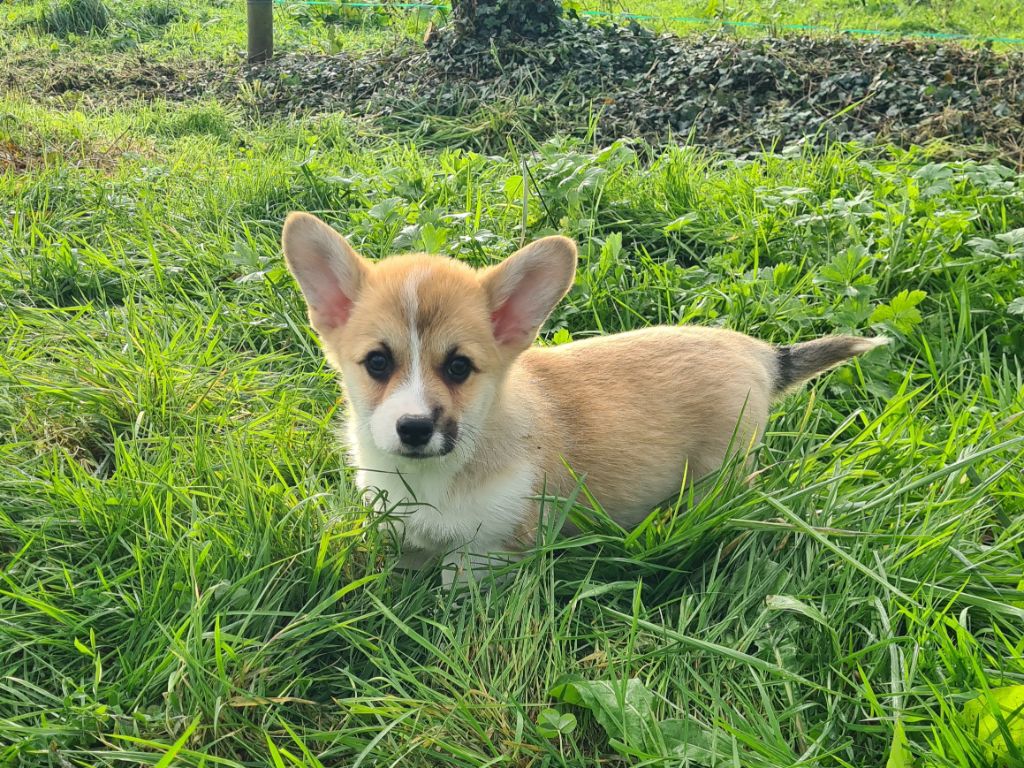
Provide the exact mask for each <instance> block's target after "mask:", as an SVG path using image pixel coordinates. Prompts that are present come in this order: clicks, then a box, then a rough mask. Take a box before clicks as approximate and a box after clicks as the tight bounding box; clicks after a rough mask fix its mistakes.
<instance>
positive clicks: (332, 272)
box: [281, 213, 369, 337]
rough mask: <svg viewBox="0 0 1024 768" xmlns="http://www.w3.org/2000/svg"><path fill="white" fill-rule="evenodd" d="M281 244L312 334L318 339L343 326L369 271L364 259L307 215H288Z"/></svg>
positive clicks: (335, 233) (331, 230)
mask: <svg viewBox="0 0 1024 768" xmlns="http://www.w3.org/2000/svg"><path fill="white" fill-rule="evenodd" d="M281 245H282V246H283V248H284V258H285V261H286V262H287V264H288V269H289V271H290V272H291V273H292V274H293V275H294V276H295V279H296V280H297V281H298V283H299V287H300V288H301V289H302V295H303V296H304V297H305V298H306V305H307V307H308V309H309V321H310V324H311V325H312V326H313V328H314V329H315V330H316V332H317V333H319V334H320V336H321V337H322V336H325V335H326V334H328V333H330V332H331V331H333V330H336V329H338V328H341V327H342V326H343V325H345V323H346V322H348V318H349V315H350V314H351V312H352V307H353V306H354V304H355V302H356V300H357V299H358V298H359V292H360V290H361V289H362V286H363V281H364V280H365V279H366V274H367V272H368V270H369V265H368V264H367V262H366V260H365V259H363V257H362V256H360V255H359V254H358V253H356V252H355V250H353V248H352V246H350V245H349V244H348V241H347V240H345V238H343V237H342V236H341V235H339V234H338V233H337V232H335V231H334V230H333V229H331V227H329V226H328V225H327V224H325V223H324V222H322V221H320V219H318V218H317V217H316V216H312V215H310V214H308V213H291V214H289V215H288V218H287V219H286V220H285V222H284V229H283V231H282V232H281Z"/></svg>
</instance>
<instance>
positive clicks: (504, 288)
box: [480, 236, 576, 352]
mask: <svg viewBox="0 0 1024 768" xmlns="http://www.w3.org/2000/svg"><path fill="white" fill-rule="evenodd" d="M575 275H576V244H575V243H574V242H573V241H572V240H570V239H569V238H567V237H557V236H555V237H544V238H541V239H540V240H537V241H535V242H533V243H530V244H529V245H528V246H526V247H525V248H522V249H520V250H518V251H516V252H515V253H513V254H512V255H511V256H509V257H508V258H507V259H505V261H503V262H501V264H498V265H497V266H494V267H491V268H490V269H488V270H486V271H485V272H484V273H483V276H482V277H481V278H480V282H481V284H482V285H483V287H484V290H485V291H487V297H488V301H489V305H490V309H491V326H492V328H493V330H494V339H495V340H496V341H497V342H498V344H500V345H502V346H504V347H507V348H509V349H511V350H514V351H517V352H519V351H522V350H524V349H526V348H527V347H528V346H530V344H532V343H533V340H534V339H535V338H537V332H538V331H539V330H540V327H541V325H543V324H544V321H545V320H547V317H548V315H550V314H551V310H553V309H554V308H555V305H556V304H558V302H559V301H561V299H562V297H563V296H565V294H566V293H568V292H569V289H570V288H572V282H573V278H574V277H575Z"/></svg>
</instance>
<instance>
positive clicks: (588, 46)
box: [250, 20, 1024, 164]
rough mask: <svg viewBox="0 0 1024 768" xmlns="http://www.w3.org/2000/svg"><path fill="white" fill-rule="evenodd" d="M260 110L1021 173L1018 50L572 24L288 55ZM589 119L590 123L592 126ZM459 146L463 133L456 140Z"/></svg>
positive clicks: (1023, 66) (1022, 95) (274, 69)
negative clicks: (967, 162) (933, 147)
mask: <svg viewBox="0 0 1024 768" xmlns="http://www.w3.org/2000/svg"><path fill="white" fill-rule="evenodd" d="M250 76H256V77H258V78H259V79H260V80H262V82H263V84H264V85H265V86H266V93H265V98H266V101H265V103H264V104H263V108H264V109H268V110H272V111H281V110H285V111H308V110H317V111H319V110H345V111H350V112H353V113H356V114H364V115H370V116H373V117H375V118H377V119H379V120H383V121H384V124H385V126H395V127H401V126H404V127H407V128H408V127H417V126H418V127H420V128H422V129H424V130H425V131H426V132H427V133H429V130H430V126H431V125H432V126H433V129H434V130H436V131H437V132H438V133H439V134H440V135H439V138H442V139H443V138H444V132H445V126H446V125H452V124H453V123H452V121H450V120H446V118H462V119H465V118H467V116H473V115H474V114H477V115H479V114H483V115H485V116H486V115H488V114H489V115H492V116H494V115H499V116H500V115H504V116H505V117H506V118H507V122H505V123H503V122H502V121H501V120H493V119H492V120H490V121H489V125H490V126H491V127H492V131H491V133H493V134H494V135H489V133H488V131H487V130H482V131H479V132H477V133H475V134H474V136H475V138H476V140H477V141H478V142H481V143H483V144H485V145H486V143H487V142H489V141H490V142H494V143H495V144H496V145H497V146H503V145H504V144H505V142H506V137H505V136H504V135H503V134H504V133H505V132H507V131H508V129H509V128H510V127H511V126H512V125H514V123H515V120H516V119H519V120H522V121H524V122H525V123H526V126H527V128H528V129H529V132H530V134H531V135H532V136H534V137H537V135H538V133H539V134H540V135H543V134H544V133H545V132H554V131H559V130H560V131H568V132H572V133H586V132H587V131H588V130H590V129H591V128H593V129H595V130H596V135H597V138H598V139H600V140H609V139H612V138H617V137H620V136H628V137H637V138H643V139H646V140H649V141H652V142H654V143H659V142H661V141H663V140H664V139H666V138H667V137H669V136H672V135H674V136H675V137H676V138H678V139H683V140H686V139H689V140H690V141H692V142H694V143H697V144H702V145H708V146H713V147H718V148H727V149H740V150H760V149H781V148H783V147H785V146H786V145H790V144H793V143H796V142H800V141H806V140H813V141H825V140H830V141H846V140H851V139H856V140H861V141H868V142H876V141H892V142H895V143H898V144H903V145H908V144H912V143H921V142H923V141H926V140H928V139H934V138H948V139H950V140H951V141H953V142H955V143H957V144H960V145H963V144H972V145H983V144H987V145H990V146H991V147H994V148H996V149H997V151H998V153H999V154H1002V155H1003V156H1005V157H1006V158H1007V159H1010V160H1011V161H1013V162H1016V163H1018V164H1024V54H1020V53H1014V54H998V53H995V52H993V51H991V50H988V49H968V48H964V47H961V46H957V45H954V44H947V45H939V44H933V43H927V42H916V41H915V42H910V41H879V40H868V41H865V40H862V39H855V38H807V37H785V38H776V39H761V40H748V39H736V38H727V37H717V36H703V37H691V38H679V37H676V36H673V35H661V36H658V35H655V34H653V33H651V32H649V31H647V30H645V29H643V28H641V27H638V26H631V27H613V26H603V27H597V26H593V25H590V24H584V23H582V22H578V21H574V20H568V21H566V22H565V29H564V33H563V34H561V35H559V36H556V37H554V38H550V39H547V40H544V41H540V42H532V43H530V44H529V45H521V46H516V45H504V46H502V47H500V48H498V47H492V46H490V45H487V44H481V43H475V42H469V43H453V42H451V41H450V40H449V39H447V38H445V37H442V36H435V38H434V39H433V40H432V41H431V40H428V45H427V47H426V49H425V50H424V49H422V48H418V49H413V48H412V46H410V47H409V49H407V50H399V51H392V52H388V53H384V54H379V55H375V56H370V57H362V58H352V57H349V56H344V55H339V56H330V57H328V56H285V57H282V58H279V59H277V60H276V61H275V62H274V63H273V64H271V65H269V66H267V67H264V68H262V69H261V70H259V71H254V72H252V73H250ZM592 122H594V123H596V125H592ZM453 135H457V132H455V133H453Z"/></svg>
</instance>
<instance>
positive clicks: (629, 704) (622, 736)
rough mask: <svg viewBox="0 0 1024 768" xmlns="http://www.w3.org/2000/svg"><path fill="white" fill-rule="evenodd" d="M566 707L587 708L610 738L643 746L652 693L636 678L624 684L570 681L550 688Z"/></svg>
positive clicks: (651, 717) (646, 732)
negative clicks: (567, 705)
mask: <svg viewBox="0 0 1024 768" xmlns="http://www.w3.org/2000/svg"><path fill="white" fill-rule="evenodd" d="M551 696H553V697H554V698H555V699H556V700H558V701H563V702H565V703H566V704H575V705H576V706H580V707H583V708H584V709H589V710H590V711H591V712H592V713H593V714H594V717H595V719H596V720H597V722H598V723H600V725H601V727H602V728H603V729H604V731H605V733H606V734H608V738H609V739H618V740H621V741H624V742H626V743H631V744H644V743H646V741H647V738H646V736H647V734H648V733H649V731H650V728H651V726H652V721H653V720H654V712H653V706H652V702H653V700H654V694H652V693H651V692H650V691H649V690H647V688H646V687H644V684H643V683H641V682H640V681H639V680H638V679H637V678H635V677H631V678H629V679H628V680H625V681H621V680H619V681H610V680H581V679H571V680H568V681H566V682H563V683H560V684H558V685H556V686H555V687H554V688H552V689H551Z"/></svg>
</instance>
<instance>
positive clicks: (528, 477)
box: [352, 440, 536, 555]
mask: <svg viewBox="0 0 1024 768" xmlns="http://www.w3.org/2000/svg"><path fill="white" fill-rule="evenodd" d="M352 446H353V457H352V458H353V459H354V461H355V466H356V467H357V468H358V469H357V472H356V482H357V484H358V485H359V487H360V489H362V490H364V491H366V492H367V494H366V495H367V496H368V497H369V498H374V497H379V499H380V502H379V503H380V505H381V506H382V507H383V508H385V509H387V510H388V511H389V512H390V513H391V514H392V516H393V518H394V521H395V525H396V527H397V528H398V529H399V530H400V531H401V532H402V535H403V537H404V540H405V544H406V545H407V546H409V547H413V548H415V549H420V550H424V551H425V552H426V553H429V554H432V555H435V554H447V553H451V552H455V551H457V550H458V551H461V552H470V553H473V554H481V555H483V554H487V553H490V552H501V551H507V550H508V549H509V547H510V545H511V544H512V540H513V538H514V536H515V534H516V533H517V529H518V528H519V526H520V524H521V523H522V521H523V520H524V518H526V516H527V515H528V513H529V510H530V505H531V504H532V503H533V502H532V501H531V498H532V497H533V496H534V495H535V490H534V483H535V480H536V468H535V467H533V466H531V465H529V464H528V463H526V462H524V461H518V462H512V463H510V464H509V465H508V466H507V467H504V468H502V469H501V470H499V471H497V472H493V473H490V474H489V475H485V476H483V477H481V476H480V475H479V474H477V473H475V472H467V471H465V470H466V467H465V466H460V465H459V464H457V463H456V462H454V461H450V460H449V457H441V458H437V459H403V458H399V457H395V456H393V455H389V454H385V453H383V452H381V451H379V450H377V449H376V447H375V446H373V445H372V444H371V445H367V444H366V441H362V440H354V441H353V442H352Z"/></svg>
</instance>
